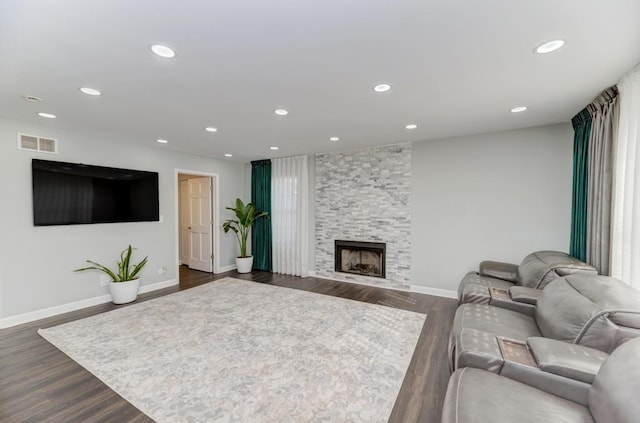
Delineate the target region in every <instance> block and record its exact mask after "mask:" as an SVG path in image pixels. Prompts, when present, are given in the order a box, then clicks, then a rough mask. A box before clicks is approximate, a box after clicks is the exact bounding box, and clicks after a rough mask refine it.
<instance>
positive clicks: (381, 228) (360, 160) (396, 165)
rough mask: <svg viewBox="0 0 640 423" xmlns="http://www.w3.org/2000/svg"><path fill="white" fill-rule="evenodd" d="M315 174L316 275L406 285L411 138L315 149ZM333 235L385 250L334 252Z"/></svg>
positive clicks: (409, 237) (407, 276) (376, 283)
mask: <svg viewBox="0 0 640 423" xmlns="http://www.w3.org/2000/svg"><path fill="white" fill-rule="evenodd" d="M314 177H315V188H316V189H315V210H314V212H315V225H316V243H315V269H316V276H318V277H321V278H322V277H324V278H328V279H335V280H339V281H345V282H356V283H363V284H370V285H374V286H385V287H390V288H406V287H407V286H409V285H410V284H411V144H398V145H390V146H385V147H375V148H370V149H364V150H353V151H344V152H335V153H326V154H317V155H316V156H315V175H314ZM336 240H349V241H352V242H359V241H368V242H371V243H374V244H380V245H384V251H383V253H382V252H381V251H377V252H376V251H375V250H373V251H372V250H363V251H361V252H358V253H357V254H356V252H354V251H350V252H345V253H343V252H340V254H339V255H338V256H336V251H337V248H336ZM370 247H371V246H370ZM349 250H352V248H349ZM382 257H384V258H382ZM338 260H339V261H341V263H340V265H338V266H336V262H337V261H338ZM382 260H384V261H382ZM347 265H348V266H347Z"/></svg>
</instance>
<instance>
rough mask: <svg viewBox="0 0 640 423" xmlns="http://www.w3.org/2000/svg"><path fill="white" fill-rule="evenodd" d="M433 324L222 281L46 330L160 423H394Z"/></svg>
mask: <svg viewBox="0 0 640 423" xmlns="http://www.w3.org/2000/svg"><path fill="white" fill-rule="evenodd" d="M425 318H426V315H424V314H419V313H413V312H409V311H404V310H398V309H394V308H390V307H385V306H379V305H375V304H367V303H362V302H358V301H352V300H347V299H343V298H336V297H331V296H327V295H320V294H315V293H311V292H306V291H300V290H295V289H289V288H281V287H275V286H271V285H265V284H259V283H255V282H247V281H241V280H238V279H233V278H225V279H221V280H220V281H216V282H213V283H209V284H206V285H202V286H199V287H196V288H192V289H189V290H186V291H181V292H179V293H175V294H172V295H168V296H165V297H161V298H157V299H154V300H150V301H147V302H143V303H140V304H135V305H132V306H129V307H124V308H120V309H117V310H113V311H110V312H107V313H103V314H98V315H96V316H92V317H89V318H85V319H82V320H78V321H75V322H70V323H67V324H63V325H60V326H56V327H52V328H48V329H40V330H39V333H40V335H41V336H43V337H44V338H45V339H46V340H48V341H49V342H51V343H52V344H53V345H55V346H56V347H58V348H59V349H60V350H61V351H63V352H65V353H66V354H67V355H69V356H70V357H71V358H72V359H74V360H75V361H77V362H78V363H79V364H80V365H82V366H83V367H85V368H86V369H87V370H89V371H90V372H91V373H93V374H94V375H95V376H97V377H98V378H99V379H100V380H102V381H103V382H104V383H106V384H107V385H108V386H109V387H111V388H112V389H113V390H114V391H116V392H117V393H118V394H120V395H121V396H122V397H124V398H125V399H126V400H127V401H129V402H131V403H132V404H133V405H135V406H136V407H138V408H139V409H140V410H141V411H143V412H144V413H146V414H147V415H148V416H150V417H151V418H153V419H154V420H156V421H157V422H278V423H280V422H340V423H342V422H386V421H387V420H388V418H389V415H390V414H391V410H392V408H393V405H394V402H395V399H396V397H397V395H398V392H399V390H400V386H401V385H402V381H403V379H404V375H405V372H406V370H407V367H408V366H409V362H410V360H411V356H412V354H413V351H414V349H415V345H416V342H417V340H418V336H419V335H420V332H421V329H422V326H423V324H424V321H425Z"/></svg>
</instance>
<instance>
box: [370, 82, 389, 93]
mask: <svg viewBox="0 0 640 423" xmlns="http://www.w3.org/2000/svg"><path fill="white" fill-rule="evenodd" d="M390 89H391V85H389V84H378V85H376V86H375V87H373V91H375V92H377V93H386V92H387V91H389V90H390Z"/></svg>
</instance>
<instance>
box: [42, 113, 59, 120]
mask: <svg viewBox="0 0 640 423" xmlns="http://www.w3.org/2000/svg"><path fill="white" fill-rule="evenodd" d="M38 116H40V117H43V118H47V119H55V118H56V115H54V114H51V113H44V112H40V113H38Z"/></svg>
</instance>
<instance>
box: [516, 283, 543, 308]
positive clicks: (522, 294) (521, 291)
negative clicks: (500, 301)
mask: <svg viewBox="0 0 640 423" xmlns="http://www.w3.org/2000/svg"><path fill="white" fill-rule="evenodd" d="M540 295H542V290H541V289H535V288H527V287H526V286H512V287H511V288H509V296H510V297H511V299H512V300H513V301H515V302H517V303H525V304H532V305H536V304H537V303H538V298H540Z"/></svg>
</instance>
